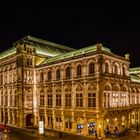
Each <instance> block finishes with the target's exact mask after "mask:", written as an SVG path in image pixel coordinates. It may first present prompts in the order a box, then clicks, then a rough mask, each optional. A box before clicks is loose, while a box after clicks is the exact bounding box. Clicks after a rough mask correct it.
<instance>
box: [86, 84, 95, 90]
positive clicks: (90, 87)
mask: <svg viewBox="0 0 140 140" xmlns="http://www.w3.org/2000/svg"><path fill="white" fill-rule="evenodd" d="M87 90H88V91H89V90H96V86H95V84H92V83H88V85H87Z"/></svg>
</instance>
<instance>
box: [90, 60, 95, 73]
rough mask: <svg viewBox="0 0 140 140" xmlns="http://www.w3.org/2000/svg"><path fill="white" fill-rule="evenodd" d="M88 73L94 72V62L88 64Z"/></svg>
mask: <svg viewBox="0 0 140 140" xmlns="http://www.w3.org/2000/svg"><path fill="white" fill-rule="evenodd" d="M89 74H94V63H93V62H92V63H90V64H89Z"/></svg>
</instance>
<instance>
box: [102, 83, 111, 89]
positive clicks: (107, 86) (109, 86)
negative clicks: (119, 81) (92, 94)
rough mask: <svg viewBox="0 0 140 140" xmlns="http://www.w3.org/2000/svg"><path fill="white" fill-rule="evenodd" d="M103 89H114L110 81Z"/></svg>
mask: <svg viewBox="0 0 140 140" xmlns="http://www.w3.org/2000/svg"><path fill="white" fill-rule="evenodd" d="M103 89H104V90H106V91H111V90H112V86H111V84H110V83H106V84H104V86H103Z"/></svg>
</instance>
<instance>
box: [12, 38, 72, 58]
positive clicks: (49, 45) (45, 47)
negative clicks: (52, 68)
mask: <svg viewBox="0 0 140 140" xmlns="http://www.w3.org/2000/svg"><path fill="white" fill-rule="evenodd" d="M18 42H27V43H31V44H32V45H33V46H34V47H35V48H36V52H37V53H38V54H43V55H47V56H56V55H59V54H61V53H65V52H68V51H73V50H75V49H73V48H70V47H67V46H64V45H60V44H57V43H53V42H50V41H47V40H43V39H39V38H36V37H32V36H27V37H25V38H22V39H20V40H18V41H17V42H15V43H18Z"/></svg>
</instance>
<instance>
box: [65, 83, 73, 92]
mask: <svg viewBox="0 0 140 140" xmlns="http://www.w3.org/2000/svg"><path fill="white" fill-rule="evenodd" d="M64 91H65V92H71V91H72V86H71V85H65V87H64Z"/></svg>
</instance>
